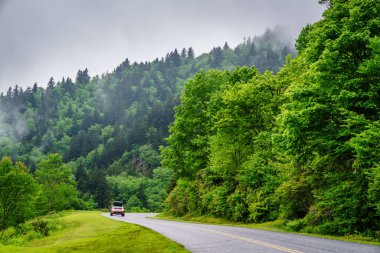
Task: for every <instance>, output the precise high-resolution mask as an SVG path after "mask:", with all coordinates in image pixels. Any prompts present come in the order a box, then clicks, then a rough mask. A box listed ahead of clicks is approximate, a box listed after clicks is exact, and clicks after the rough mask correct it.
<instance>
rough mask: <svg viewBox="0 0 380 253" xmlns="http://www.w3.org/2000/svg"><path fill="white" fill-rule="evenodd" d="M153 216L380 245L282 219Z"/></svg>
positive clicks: (368, 238) (377, 242)
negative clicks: (289, 225)
mask: <svg viewBox="0 0 380 253" xmlns="http://www.w3.org/2000/svg"><path fill="white" fill-rule="evenodd" d="M152 218H154V219H161V220H171V221H181V222H191V223H202V224H210V225H221V226H234V227H244V228H255V229H262V230H268V231H273V232H285V233H292V234H300V235H306V236H315V237H320V238H326V239H332V240H339V241H346V242H355V243H362V244H372V245H377V246H380V242H379V241H376V240H375V239H373V238H371V237H364V236H360V235H347V236H331V235H321V234H314V233H300V232H294V231H291V230H288V229H285V228H284V225H285V222H284V221H281V220H276V221H270V222H265V223H260V224H257V223H241V222H233V221H228V220H224V219H220V218H215V217H210V216H183V217H174V216H170V215H167V214H163V213H160V214H158V215H157V216H155V217H152Z"/></svg>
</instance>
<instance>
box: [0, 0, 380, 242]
mask: <svg viewBox="0 0 380 253" xmlns="http://www.w3.org/2000/svg"><path fill="white" fill-rule="evenodd" d="M320 3H321V4H326V5H327V6H328V9H327V10H326V11H325V13H324V16H323V17H324V18H323V19H322V20H320V21H318V22H316V23H315V24H311V25H307V26H305V27H304V28H303V30H302V31H301V32H300V35H299V37H298V39H297V41H296V44H295V48H296V50H297V53H295V52H294V50H293V49H292V48H293V47H292V46H290V45H289V44H288V43H287V42H286V40H284V38H285V36H284V34H283V32H282V31H281V29H279V28H275V29H274V30H270V29H268V30H267V31H266V32H265V33H264V34H263V35H262V36H256V37H253V38H245V39H244V41H243V43H241V44H240V45H238V46H236V47H235V48H231V47H230V46H229V45H228V43H227V42H226V43H225V44H224V45H223V47H220V46H219V47H215V48H213V49H212V50H211V51H210V52H209V53H207V54H202V55H199V56H196V55H195V52H194V50H193V49H192V48H191V47H190V48H184V49H182V50H177V49H175V50H173V51H172V52H169V53H168V54H166V55H165V57H162V58H160V59H159V58H157V59H155V60H154V61H152V62H141V63H137V62H134V63H131V62H130V61H129V60H128V59H126V60H125V61H124V62H122V63H121V64H120V65H119V66H118V67H117V68H115V70H114V71H113V72H112V73H109V74H104V75H102V76H95V77H92V78H91V77H90V72H89V70H87V69H85V70H80V71H78V74H77V76H76V78H75V81H74V80H71V79H70V78H63V79H62V80H55V79H54V78H53V77H52V78H50V80H49V82H48V84H47V87H46V88H42V87H39V86H38V85H37V84H35V85H34V86H33V87H28V88H27V89H25V90H23V89H22V88H20V87H18V86H17V85H16V86H14V87H13V88H9V90H8V92H7V93H6V94H3V93H2V94H1V95H0V108H1V109H0V157H5V158H3V159H2V161H1V162H0V181H1V182H4V184H3V183H2V184H1V185H0V187H2V191H1V192H2V193H1V196H0V214H2V215H3V217H4V214H9V209H8V206H9V203H10V202H9V201H10V199H11V198H12V196H13V197H14V196H16V195H17V194H18V191H15V190H14V189H13V187H15V188H16V189H19V188H17V187H18V186H17V185H14V184H13V181H12V180H10V178H14V179H15V180H16V179H17V180H18V181H17V182H20V184H21V185H25V186H26V187H25V188H23V189H22V190H23V191H24V192H23V196H24V197H25V196H26V197H25V198H29V197H30V196H33V197H31V198H29V201H26V202H23V203H17V204H16V205H15V208H16V209H17V210H20V212H23V211H25V212H23V215H21V216H20V215H16V214H11V215H9V217H10V218H9V219H7V220H4V219H3V220H2V221H1V222H2V223H1V229H4V228H6V227H8V226H12V225H15V224H18V223H19V222H22V221H23V220H25V219H28V218H29V217H33V216H35V215H39V214H43V213H47V212H50V211H59V210H63V209H66V208H91V207H107V206H108V205H109V201H110V200H112V199H117V200H122V201H123V202H124V204H125V207H126V209H127V211H157V210H159V211H165V212H166V213H167V214H171V215H174V216H183V215H192V216H199V215H206V216H212V217H218V218H223V219H227V220H232V221H239V222H256V223H258V222H266V221H275V220H277V221H279V222H281V223H282V224H283V226H285V227H286V228H288V229H290V230H293V231H301V232H314V233H320V234H333V235H345V234H354V235H357V234H359V235H364V236H369V237H372V238H378V236H379V234H378V231H379V229H380V223H379V222H380V193H379V187H380V169H379V164H380V155H379V154H380V152H379V150H380V146H379V143H380V130H379V129H380V122H379V121H380V114H379V112H380V102H379V101H380V92H379V91H380V82H379V80H380V76H379V73H380V69H379V66H380V64H379V62H380V39H379V38H380V23H379V22H378V17H379V16H380V2H378V1H372V0H349V1H341V0H331V1H320ZM296 54H297V56H296ZM12 160H14V161H18V162H12ZM57 182H59V183H57ZM3 192H4V194H3ZM5 193H7V194H5ZM63 193H64V194H63ZM52 196H57V198H58V199H59V200H58V199H57V200H56V199H54V198H53V197H52Z"/></svg>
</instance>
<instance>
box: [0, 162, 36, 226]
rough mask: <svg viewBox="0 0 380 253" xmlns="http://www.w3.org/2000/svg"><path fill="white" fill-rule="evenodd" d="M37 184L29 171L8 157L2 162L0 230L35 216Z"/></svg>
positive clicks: (0, 163) (0, 170)
mask: <svg viewBox="0 0 380 253" xmlns="http://www.w3.org/2000/svg"><path fill="white" fill-rule="evenodd" d="M36 190H37V188H36V184H35V182H34V179H33V177H32V175H31V174H29V172H28V169H27V168H26V167H25V165H24V164H22V163H20V162H16V163H12V161H11V159H10V158H8V157H5V158H3V159H2V160H1V161H0V230H1V231H4V230H5V229H6V228H7V227H9V226H12V225H17V224H19V223H22V222H23V221H24V220H25V219H27V218H30V217H33V215H34V212H33V211H34V210H33V209H34V206H33V205H34V198H35V195H36Z"/></svg>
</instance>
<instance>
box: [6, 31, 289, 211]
mask: <svg viewBox="0 0 380 253" xmlns="http://www.w3.org/2000/svg"><path fill="white" fill-rule="evenodd" d="M291 48H292V46H290V45H289V44H288V43H287V42H285V41H284V40H283V32H282V31H281V30H280V29H278V28H276V29H274V30H270V29H268V30H267V31H266V32H265V34H263V35H262V36H256V37H254V38H248V39H245V41H244V42H243V43H242V44H240V45H238V46H237V47H235V48H230V47H229V46H228V44H227V43H225V45H224V46H223V47H215V48H213V49H212V50H211V52H209V53H207V54H202V55H199V56H197V57H195V53H194V51H193V49H192V48H188V49H183V50H181V51H178V50H174V51H172V52H170V53H168V54H167V55H166V56H165V57H163V58H160V59H158V58H157V59H156V60H154V61H152V62H141V63H136V62H134V63H131V62H129V60H128V59H126V60H125V61H124V62H123V63H121V64H120V65H119V66H118V67H117V68H115V70H114V71H113V72H112V73H107V74H104V75H102V76H95V77H90V75H89V71H88V70H87V69H85V70H83V71H82V70H80V71H78V73H77V77H76V80H71V79H70V78H63V79H62V80H60V81H56V80H54V78H50V80H49V82H48V84H47V87H46V88H44V87H41V86H38V85H37V84H34V85H33V86H32V87H28V88H27V89H25V90H24V89H22V88H20V87H18V86H17V85H16V86H14V87H13V88H9V90H8V92H7V93H6V94H1V97H0V105H1V106H0V126H1V128H0V129H1V130H0V157H4V156H10V157H11V158H12V159H13V160H17V161H21V162H23V163H24V164H26V166H27V168H29V169H30V172H31V173H34V172H35V171H38V170H39V165H38V164H39V163H40V162H41V161H43V160H44V159H46V158H47V155H48V154H51V153H58V154H59V155H60V156H61V157H63V162H64V163H66V164H67V165H68V166H69V167H70V168H71V169H72V171H73V173H74V175H75V181H76V186H77V189H78V190H79V191H80V193H81V197H82V198H83V199H85V200H89V201H90V202H92V201H93V202H94V204H95V205H96V206H98V207H106V206H108V204H109V201H110V200H111V199H115V198H117V199H121V200H123V201H124V202H125V203H126V207H127V209H128V210H150V211H155V210H158V209H159V208H160V207H161V204H162V202H163V200H164V199H165V198H166V196H167V189H168V187H169V186H170V184H171V182H172V181H171V179H172V176H173V172H172V170H171V169H168V168H160V162H161V158H160V154H159V147H160V146H161V145H166V142H165V138H166V137H167V136H168V134H169V133H168V126H169V124H171V123H172V122H173V117H174V107H175V106H176V105H178V104H179V97H180V94H181V92H182V89H183V86H184V84H185V82H186V80H187V79H188V78H189V77H192V76H193V74H194V73H196V72H199V71H200V70H203V71H208V70H210V69H215V68H216V69H234V68H235V67H237V66H243V65H248V66H252V65H255V66H257V68H258V69H259V70H260V71H264V70H271V71H274V72H277V71H278V70H279V69H280V68H281V66H282V65H283V64H284V63H285V58H286V56H287V55H288V54H289V53H291V54H295V53H294V50H292V49H291Z"/></svg>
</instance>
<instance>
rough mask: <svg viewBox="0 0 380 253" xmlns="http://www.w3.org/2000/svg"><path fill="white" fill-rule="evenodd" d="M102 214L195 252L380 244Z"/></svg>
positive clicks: (349, 250)
mask: <svg viewBox="0 0 380 253" xmlns="http://www.w3.org/2000/svg"><path fill="white" fill-rule="evenodd" d="M103 216H105V217H109V218H112V219H115V220H119V221H124V222H129V223H134V224H138V225H141V226H144V227H147V228H150V229H152V230H155V231H157V232H159V233H161V234H163V235H164V236H166V237H168V238H170V239H172V240H173V241H176V242H178V243H180V244H182V245H183V246H185V248H186V249H188V250H189V251H191V252H195V253H197V252H202V253H203V252H218V253H230V252H231V253H232V252H234V253H236V252H238V253H245V252H249V253H252V252H255V253H264V252H265V253H279V252H287V253H327V252H328V253H380V246H373V245H366V244H358V243H351V242H343V241H336V240H330V239H324V238H318V237H312V236H304V235H297V234H289V233H281V232H271V231H265V230H259V229H251V228H241V227H229V226H218V225H205V224H195V223H184V222H175V221H165V220H157V219H149V218H146V217H149V216H150V217H152V216H155V214H147V213H127V214H125V217H121V216H110V215H109V214H103Z"/></svg>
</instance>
